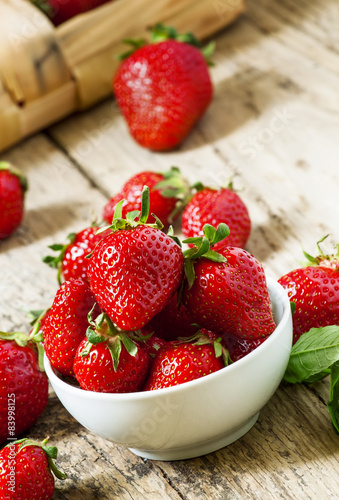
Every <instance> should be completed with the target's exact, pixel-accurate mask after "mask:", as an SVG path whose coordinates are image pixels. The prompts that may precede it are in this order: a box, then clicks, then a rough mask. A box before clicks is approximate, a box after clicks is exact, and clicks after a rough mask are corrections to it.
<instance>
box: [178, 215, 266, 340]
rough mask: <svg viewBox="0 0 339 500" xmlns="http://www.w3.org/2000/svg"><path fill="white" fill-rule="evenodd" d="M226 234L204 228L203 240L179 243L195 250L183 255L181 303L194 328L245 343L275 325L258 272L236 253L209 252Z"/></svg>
mask: <svg viewBox="0 0 339 500" xmlns="http://www.w3.org/2000/svg"><path fill="white" fill-rule="evenodd" d="M228 233H229V230H228V227H227V226H226V225H225V224H223V223H221V224H219V226H218V228H217V229H216V230H215V229H214V228H213V227H212V226H209V225H208V224H206V225H205V227H204V237H197V238H188V239H187V240H184V242H186V243H194V244H195V245H196V246H195V247H193V248H190V249H188V250H185V252H184V255H185V271H186V279H185V281H184V286H183V290H182V303H183V305H184V307H185V309H186V312H187V314H188V315H189V317H190V318H191V320H192V321H193V322H194V323H197V324H199V325H200V326H202V327H205V328H210V329H211V330H212V331H214V332H216V333H217V334H220V335H222V334H223V333H227V334H232V335H235V336H236V337H239V338H241V339H248V340H254V339H258V338H264V337H267V336H268V335H270V334H271V333H272V332H273V330H274V329H275V323H274V319H273V314H272V310H271V303H270V297H269V293H268V289H267V283H266V277H265V273H264V269H263V267H262V265H261V264H260V263H259V262H258V260H257V259H256V258H255V257H254V256H253V255H251V254H250V253H249V252H247V251H246V250H244V249H242V248H238V247H227V246H224V247H223V248H221V249H219V252H216V251H214V250H213V247H214V245H215V244H217V243H218V242H219V241H222V240H223V239H224V238H225V237H226V236H227V234H228ZM210 247H212V250H211V248H210Z"/></svg>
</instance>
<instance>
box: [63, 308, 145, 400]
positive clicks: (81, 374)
mask: <svg viewBox="0 0 339 500" xmlns="http://www.w3.org/2000/svg"><path fill="white" fill-rule="evenodd" d="M138 339H139V340H138ZM141 340H142V335H140V334H139V335H138V332H123V331H118V330H117V328H116V327H115V325H114V324H113V323H112V321H111V320H110V319H109V317H108V316H107V315H106V314H105V313H101V314H100V315H99V316H98V317H97V318H96V320H95V321H91V325H90V327H89V328H88V330H87V334H86V338H85V339H84V340H83V341H82V342H81V343H80V345H79V347H78V349H77V352H76V356H75V359H74V366H73V368H74V373H75V377H76V379H77V381H78V382H79V384H80V387H81V388H82V389H85V390H87V391H95V392H118V393H122V392H136V391H138V390H140V389H141V387H142V386H143V384H144V381H145V379H146V377H147V375H148V371H149V367H150V363H151V358H150V354H149V352H148V350H147V349H146V348H145V347H144V346H143V343H142V341H141Z"/></svg>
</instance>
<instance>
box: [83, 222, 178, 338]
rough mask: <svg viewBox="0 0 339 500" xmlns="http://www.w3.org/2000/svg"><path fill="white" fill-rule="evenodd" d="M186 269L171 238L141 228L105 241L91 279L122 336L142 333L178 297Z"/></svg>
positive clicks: (90, 272) (89, 271) (90, 271)
mask: <svg viewBox="0 0 339 500" xmlns="http://www.w3.org/2000/svg"><path fill="white" fill-rule="evenodd" d="M183 266H184V258H183V254H182V251H181V248H180V247H179V246H178V245H177V244H176V243H175V242H174V241H173V240H172V239H171V238H170V237H169V236H167V235H166V234H164V233H163V232H162V231H160V230H159V229H155V228H153V227H148V226H145V225H139V226H137V227H136V228H134V229H124V230H119V231H116V232H114V233H112V234H111V235H109V236H107V237H106V238H105V239H104V240H102V241H100V242H99V244H98V245H97V246H96V248H95V249H94V251H93V253H92V256H91V258H90V262H89V266H88V269H87V274H88V278H89V282H90V286H91V288H92V290H93V293H94V295H95V297H96V300H97V302H98V304H99V306H100V307H101V309H102V310H104V311H105V312H106V313H107V314H108V316H109V317H110V318H111V320H112V321H113V322H114V323H115V324H116V325H117V326H118V327H119V328H121V329H122V330H137V329H139V328H142V327H143V326H144V325H145V324H146V323H148V322H149V321H150V319H151V318H152V317H153V316H155V315H156V314H157V313H158V312H159V311H161V309H162V308H163V307H164V306H165V305H166V303H167V301H168V299H169V298H170V297H171V296H172V295H173V293H175V292H176V290H177V288H178V286H179V284H180V282H181V279H182V275H183Z"/></svg>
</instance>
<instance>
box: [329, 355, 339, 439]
mask: <svg viewBox="0 0 339 500" xmlns="http://www.w3.org/2000/svg"><path fill="white" fill-rule="evenodd" d="M327 408H328V411H329V413H330V416H331V419H332V423H333V426H334V428H335V430H336V431H337V432H338V433H339V361H336V362H335V363H333V365H332V367H331V389H330V400H329V402H328V403H327Z"/></svg>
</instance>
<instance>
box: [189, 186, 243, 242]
mask: <svg viewBox="0 0 339 500" xmlns="http://www.w3.org/2000/svg"><path fill="white" fill-rule="evenodd" d="M221 222H224V223H225V224H227V225H228V227H229V228H230V234H229V236H228V237H227V241H226V240H223V241H220V242H219V243H217V244H216V245H214V247H213V250H218V249H219V248H222V247H223V246H225V241H226V244H227V246H235V247H241V248H244V247H245V245H246V243H247V240H248V238H249V236H250V232H251V219H250V216H249V213H248V210H247V207H246V205H245V203H244V202H243V201H242V199H241V198H240V196H239V195H238V194H237V193H236V192H234V191H233V190H232V189H229V188H222V189H220V190H215V189H209V188H204V189H202V190H201V191H198V192H197V193H196V194H194V195H193V197H192V198H191V200H190V201H189V202H188V204H187V205H186V207H185V210H184V212H183V214H182V223H181V228H182V233H183V235H184V236H185V238H191V237H195V236H203V227H204V225H205V224H210V225H211V226H213V227H215V228H216V227H217V226H218V225H219V224H220V223H221Z"/></svg>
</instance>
